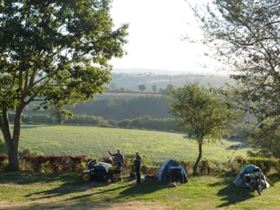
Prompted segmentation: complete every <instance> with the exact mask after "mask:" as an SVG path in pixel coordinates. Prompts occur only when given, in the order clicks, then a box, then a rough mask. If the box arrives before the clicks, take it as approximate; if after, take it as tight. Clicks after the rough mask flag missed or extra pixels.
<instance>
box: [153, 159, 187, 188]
mask: <svg viewBox="0 0 280 210" xmlns="http://www.w3.org/2000/svg"><path fill="white" fill-rule="evenodd" d="M174 172H175V174H176V177H177V178H178V181H180V182H181V183H185V182H188V177H187V173H186V171H185V169H184V167H183V166H182V165H180V164H179V163H178V162H177V161H175V160H167V161H165V162H164V163H163V164H162V165H161V166H160V169H159V170H158V173H157V178H158V179H159V181H160V183H162V184H167V183H168V182H171V181H174V180H172V175H174Z"/></svg>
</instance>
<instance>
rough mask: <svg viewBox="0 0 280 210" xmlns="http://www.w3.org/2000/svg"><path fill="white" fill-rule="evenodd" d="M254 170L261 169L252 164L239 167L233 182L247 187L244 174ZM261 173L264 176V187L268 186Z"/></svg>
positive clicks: (238, 185)
mask: <svg viewBox="0 0 280 210" xmlns="http://www.w3.org/2000/svg"><path fill="white" fill-rule="evenodd" d="M256 171H258V172H261V173H262V171H261V169H260V168H259V167H258V166H256V165H254V164H249V165H246V166H245V167H244V168H243V169H241V170H240V171H239V173H238V174H237V176H236V177H235V179H234V181H233V184H234V185H235V186H237V187H242V188H248V185H246V180H245V174H252V173H254V172H256ZM262 175H263V177H264V181H265V185H266V188H268V187H269V186H270V185H269V183H268V182H267V179H266V177H265V175H264V174H262Z"/></svg>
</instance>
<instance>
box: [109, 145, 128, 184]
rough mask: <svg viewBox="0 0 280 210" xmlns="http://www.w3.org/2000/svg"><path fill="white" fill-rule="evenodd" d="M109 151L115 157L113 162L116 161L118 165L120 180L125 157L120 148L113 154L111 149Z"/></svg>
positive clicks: (115, 163)
mask: <svg viewBox="0 0 280 210" xmlns="http://www.w3.org/2000/svg"><path fill="white" fill-rule="evenodd" d="M108 153H109V155H110V156H111V157H112V158H113V163H114V165H116V166H117V170H118V172H119V178H120V180H122V172H123V166H124V157H123V155H122V153H121V151H120V150H119V149H118V150H117V153H114V154H112V153H111V152H110V151H108Z"/></svg>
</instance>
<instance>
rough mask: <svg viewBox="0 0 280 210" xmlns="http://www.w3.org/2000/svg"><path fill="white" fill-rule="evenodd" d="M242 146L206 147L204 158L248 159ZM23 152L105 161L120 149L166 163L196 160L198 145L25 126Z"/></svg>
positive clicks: (139, 134) (171, 136)
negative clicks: (93, 158)
mask: <svg viewBox="0 0 280 210" xmlns="http://www.w3.org/2000/svg"><path fill="white" fill-rule="evenodd" d="M236 144H239V142H232V141H228V140H223V141H222V142H217V143H206V144H205V145H204V156H203V157H204V158H208V159H211V160H217V161H223V162H224V161H226V160H227V158H228V157H229V156H232V155H233V154H234V155H245V153H246V151H247V149H248V148H243V149H240V150H237V151H236V152H234V150H232V149H230V146H232V145H236ZM20 148H21V149H23V148H31V149H32V150H35V151H36V150H37V151H42V152H44V153H45V154H52V155H61V154H71V155H88V156H91V157H97V158H98V157H103V156H104V155H106V154H107V151H108V150H111V151H115V150H116V149H117V148H120V149H121V150H122V151H123V152H124V153H125V154H128V153H134V152H136V151H139V152H140V153H142V154H145V155H146V156H148V157H149V158H151V159H152V160H153V161H156V162H159V161H164V160H166V159H170V158H172V159H176V160H195V158H196V156H197V144H196V142H195V141H193V140H189V139H187V138H185V137H184V135H182V134H176V133H166V132H156V131H142V130H130V129H116V128H96V127H87V126H25V127H24V128H23V129H22V138H21V142H20Z"/></svg>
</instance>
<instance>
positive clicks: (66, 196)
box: [0, 174, 280, 210]
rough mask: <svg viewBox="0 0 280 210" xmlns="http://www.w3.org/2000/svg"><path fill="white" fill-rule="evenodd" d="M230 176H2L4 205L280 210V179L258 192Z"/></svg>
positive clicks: (0, 190) (0, 196)
mask: <svg viewBox="0 0 280 210" xmlns="http://www.w3.org/2000/svg"><path fill="white" fill-rule="evenodd" d="M232 178H233V177H199V178H191V179H190V183H189V184H184V185H179V186H177V187H164V186H161V185H159V184H158V183H156V182H155V181H149V182H144V183H142V184H140V185H135V184H134V182H132V181H123V182H119V183H115V184H111V185H107V186H105V185H103V186H102V185H100V183H93V182H91V183H81V182H80V181H79V179H78V177H77V176H75V175H63V176H42V175H34V174H33V175H30V174H20V175H19V174H0V209H14V210H16V209H45V208H50V209H54V208H55V209H56V208H57V209H92V208H96V207H99V208H100V209H111V208H113V207H118V208H117V209H135V208H133V207H135V206H136V207H137V208H138V209H163V208H165V209H166V207H167V209H193V210H196V209H216V208H221V207H223V208H225V209H280V196H279V194H280V182H279V181H278V182H276V180H277V179H274V181H275V184H274V186H273V187H271V188H269V189H267V190H265V191H264V192H263V194H262V195H261V196H258V195H257V193H249V192H248V191H246V190H242V189H239V188H236V187H234V186H232V185H228V184H230V182H231V180H232ZM278 180H279V179H278Z"/></svg>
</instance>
